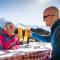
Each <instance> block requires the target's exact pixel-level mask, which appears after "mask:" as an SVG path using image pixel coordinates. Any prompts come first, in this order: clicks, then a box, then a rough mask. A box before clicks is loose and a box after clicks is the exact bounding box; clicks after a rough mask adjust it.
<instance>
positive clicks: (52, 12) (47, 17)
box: [43, 6, 59, 26]
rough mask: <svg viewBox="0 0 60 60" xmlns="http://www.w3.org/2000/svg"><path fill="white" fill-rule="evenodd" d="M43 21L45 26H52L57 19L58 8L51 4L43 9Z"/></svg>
mask: <svg viewBox="0 0 60 60" xmlns="http://www.w3.org/2000/svg"><path fill="white" fill-rule="evenodd" d="M43 15H44V17H43V18H44V21H45V22H46V25H47V26H52V25H53V24H54V23H55V22H56V21H57V20H58V19H59V10H58V8H56V7H55V6H51V7H48V8H46V9H45V11H44V14H43Z"/></svg>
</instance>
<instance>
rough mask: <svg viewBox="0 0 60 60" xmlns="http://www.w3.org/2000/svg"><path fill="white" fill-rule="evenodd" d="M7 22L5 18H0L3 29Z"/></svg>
mask: <svg viewBox="0 0 60 60" xmlns="http://www.w3.org/2000/svg"><path fill="white" fill-rule="evenodd" d="M6 22H7V20H5V19H4V18H2V17H0V27H1V28H3V27H4V25H5V24H6Z"/></svg>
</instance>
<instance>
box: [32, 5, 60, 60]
mask: <svg viewBox="0 0 60 60" xmlns="http://www.w3.org/2000/svg"><path fill="white" fill-rule="evenodd" d="M43 20H44V21H45V22H46V26H49V27H50V28H51V35H50V36H49V38H46V37H44V36H41V35H39V34H36V33H35V32H32V37H33V38H35V39H36V40H39V41H44V42H51V44H52V49H53V50H52V58H51V60H60V57H59V55H60V52H59V50H60V40H59V37H60V34H59V32H60V28H59V27H60V20H59V10H58V9H57V8H56V7H55V6H51V7H48V8H46V9H45V11H44V14H43Z"/></svg>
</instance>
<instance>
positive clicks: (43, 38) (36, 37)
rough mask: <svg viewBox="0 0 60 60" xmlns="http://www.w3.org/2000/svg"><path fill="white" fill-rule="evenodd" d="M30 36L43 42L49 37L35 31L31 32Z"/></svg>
mask: <svg viewBox="0 0 60 60" xmlns="http://www.w3.org/2000/svg"><path fill="white" fill-rule="evenodd" d="M32 38H34V39H36V40H38V41H43V42H50V39H49V38H47V37H44V36H42V35H40V34H37V33H35V32H32Z"/></svg>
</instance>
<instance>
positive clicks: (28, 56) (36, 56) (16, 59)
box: [0, 50, 51, 60]
mask: <svg viewBox="0 0 60 60" xmlns="http://www.w3.org/2000/svg"><path fill="white" fill-rule="evenodd" d="M50 53H51V51H50V50H45V51H34V52H25V53H24V54H20V53H19V52H18V53H16V54H14V55H13V56H9V57H0V60H48V59H49V58H50Z"/></svg>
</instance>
